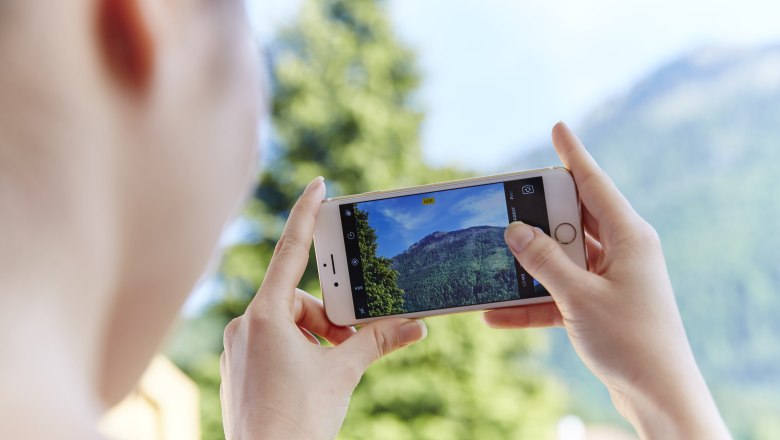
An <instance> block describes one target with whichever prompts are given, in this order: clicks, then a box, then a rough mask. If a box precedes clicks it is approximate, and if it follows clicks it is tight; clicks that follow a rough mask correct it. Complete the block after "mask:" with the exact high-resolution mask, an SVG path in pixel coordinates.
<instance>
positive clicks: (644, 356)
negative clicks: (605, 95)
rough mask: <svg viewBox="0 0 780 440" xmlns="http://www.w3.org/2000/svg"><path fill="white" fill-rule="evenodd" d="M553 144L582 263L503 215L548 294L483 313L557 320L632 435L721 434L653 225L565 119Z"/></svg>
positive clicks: (505, 324) (509, 322)
mask: <svg viewBox="0 0 780 440" xmlns="http://www.w3.org/2000/svg"><path fill="white" fill-rule="evenodd" d="M552 138H553V144H554V146H555V149H556V151H557V152H558V155H559V156H560V158H561V160H562V162H563V163H564V165H565V166H566V167H567V168H569V169H570V170H571V172H572V174H573V176H574V180H575V181H576V183H577V188H578V191H579V196H580V199H581V201H582V208H583V222H584V226H585V232H586V234H587V236H586V246H587V250H588V266H589V268H588V270H585V269H582V268H580V267H578V266H577V265H576V264H574V263H573V262H572V261H571V260H570V259H569V258H567V257H566V255H565V253H564V252H563V251H562V249H561V248H560V246H558V244H557V243H556V242H555V241H554V240H552V239H551V238H550V237H549V236H547V235H545V234H544V233H541V232H539V231H538V230H537V229H535V228H533V227H530V226H528V225H525V224H522V223H513V224H512V225H510V226H509V227H508V228H507V230H506V234H505V238H506V242H507V244H508V245H509V248H510V250H511V251H512V253H513V254H514V255H515V257H516V258H517V260H518V262H519V263H520V264H521V265H522V266H523V268H525V269H526V270H527V271H528V272H529V273H530V274H531V275H532V276H533V277H534V278H536V279H537V280H539V282H540V283H542V284H543V285H544V286H545V287H546V288H547V290H548V291H549V292H550V294H551V295H552V297H553V299H554V300H555V302H554V303H544V304H537V305H531V306H526V307H515V308H506V309H496V310H492V311H488V312H486V313H485V314H484V319H485V321H486V322H487V323H488V325H490V326H493V327H496V328H527V327H546V326H563V327H564V328H565V329H566V331H567V333H568V335H569V339H570V340H571V343H572V345H573V346H574V349H575V350H576V351H577V354H578V355H579V356H580V358H582V360H583V362H584V363H585V365H586V366H587V367H588V368H589V369H590V370H591V371H592V372H593V374H595V375H596V377H598V378H599V379H600V380H601V381H602V382H603V383H604V385H606V387H607V389H608V390H609V393H610V395H611V397H612V401H613V402H614V404H615V406H616V408H617V409H618V411H619V412H620V413H621V414H622V415H623V416H624V417H625V418H626V419H627V420H628V421H629V422H631V423H632V424H633V426H634V427H635V428H636V430H637V432H638V433H639V434H640V436H641V437H642V438H659V439H689V438H707V439H727V438H730V434H729V432H728V430H727V429H726V427H725V425H724V423H723V421H722V419H721V417H720V415H719V413H718V409H717V407H716V406H715V403H714V401H713V399H712V396H711V395H710V392H709V390H708V388H707V385H706V384H705V382H704V379H703V378H702V376H701V373H700V372H699V368H698V366H697V365H696V361H695V359H694V357H693V353H692V351H691V348H690V345H689V343H688V339H687V336H686V334H685V329H684V327H683V324H682V319H681V318H680V314H679V311H678V309H677V304H676V301H675V298H674V291H673V289H672V285H671V282H670V280H669V275H668V273H667V270H666V264H665V262H664V257H663V251H662V248H661V243H660V240H659V238H658V234H657V233H656V232H655V230H654V229H653V228H652V226H650V224H648V223H647V222H646V221H644V220H643V219H642V218H641V217H640V216H639V215H638V214H637V213H636V212H635V211H634V210H633V208H632V207H631V205H630V204H629V202H628V201H627V200H626V199H625V197H623V195H622V194H620V192H619V191H618V189H617V188H616V187H615V185H614V184H613V183H612V181H611V180H610V179H609V177H608V176H607V175H606V174H605V173H604V171H602V170H601V169H600V168H599V167H598V165H597V164H596V162H595V161H594V160H593V158H592V157H591V156H590V154H588V152H587V151H586V150H585V148H584V147H583V145H582V144H581V143H580V141H579V140H578V139H577V138H576V137H575V136H574V134H573V133H572V132H571V131H570V130H569V129H568V127H566V125H565V124H563V123H559V124H557V125H556V126H555V127H554V129H553V133H552Z"/></svg>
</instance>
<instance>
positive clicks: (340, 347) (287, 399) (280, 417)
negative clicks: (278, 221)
mask: <svg viewBox="0 0 780 440" xmlns="http://www.w3.org/2000/svg"><path fill="white" fill-rule="evenodd" d="M324 197H325V185H324V183H323V181H322V179H321V178H317V179H314V180H313V181H312V182H311V183H310V184H309V186H308V187H307V188H306V191H305V192H304V193H303V195H302V196H301V197H300V199H299V200H298V202H297V203H296V204H295V206H294V207H293V209H292V211H291V212H290V217H289V219H288V221H287V226H286V228H285V230H284V233H283V234H282V237H281V239H280V241H279V243H278V244H277V246H276V249H275V250H274V255H273V257H272V259H271V263H270V266H269V267H268V272H267V275H266V277H265V279H264V280H263V284H262V286H261V287H260V290H259V291H258V292H257V295H256V296H255V298H254V299H253V300H252V303H251V304H250V305H249V307H248V308H247V311H246V313H245V314H244V315H242V316H240V317H238V318H236V319H234V320H233V321H231V322H230V324H229V325H228V326H227V328H226V329H225V351H224V352H223V354H222V358H221V374H222V387H221V396H222V399H221V400H222V418H223V423H224V426H225V433H226V436H227V438H231V439H233V438H235V439H252V438H268V439H272V438H274V439H275V438H279V439H298V438H300V439H330V438H335V437H336V434H337V433H338V431H339V429H340V427H341V424H342V422H343V421H344V417H345V416H346V414H347V408H348V406H349V400H350V397H351V395H352V392H353V391H354V390H355V387H356V386H357V384H358V382H359V381H360V377H361V376H362V375H363V372H364V371H365V370H366V368H368V366H369V365H370V364H371V363H372V362H374V361H376V360H377V359H379V358H380V357H382V356H384V355H386V354H388V353H390V352H392V351H394V350H396V349H398V348H400V347H403V346H406V345H409V344H411V343H413V342H416V341H419V340H420V339H422V338H424V337H425V334H426V329H425V325H424V324H423V322H422V321H414V320H409V319H401V318H390V319H383V320H380V321H376V322H373V323H371V324H368V325H366V326H363V327H361V328H360V330H358V331H357V332H356V331H355V330H354V329H353V328H352V327H339V326H336V325H334V324H331V323H330V321H328V319H327V317H326V316H325V310H324V309H323V306H322V302H321V301H320V300H319V299H316V298H314V297H313V296H311V295H309V294H308V293H306V292H303V291H301V290H299V289H297V288H296V286H297V285H298V283H299V282H300V279H301V276H302V275H303V271H304V269H305V268H306V265H307V264H308V261H309V249H310V247H311V241H312V236H313V235H314V223H315V221H316V217H317V213H318V212H319V209H320V206H321V202H322V199H323V198H324ZM312 334H316V335H318V336H321V337H323V338H325V339H327V340H328V341H329V342H330V343H332V344H334V345H335V347H323V346H320V344H319V342H318V340H317V339H316V338H315V337H314V336H313V335H312Z"/></svg>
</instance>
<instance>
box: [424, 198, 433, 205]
mask: <svg viewBox="0 0 780 440" xmlns="http://www.w3.org/2000/svg"><path fill="white" fill-rule="evenodd" d="M434 201H435V199H434V198H433V197H426V198H424V199H423V205H433V202H434Z"/></svg>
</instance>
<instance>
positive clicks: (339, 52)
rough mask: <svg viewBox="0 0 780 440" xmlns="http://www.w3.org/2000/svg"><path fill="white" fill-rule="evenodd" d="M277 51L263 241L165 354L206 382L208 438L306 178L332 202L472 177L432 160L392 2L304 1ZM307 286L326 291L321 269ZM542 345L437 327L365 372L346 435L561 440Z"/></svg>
mask: <svg viewBox="0 0 780 440" xmlns="http://www.w3.org/2000/svg"><path fill="white" fill-rule="evenodd" d="M268 54H269V57H270V61H271V66H272V79H273V90H272V106H271V111H272V118H273V130H274V133H273V135H274V136H273V137H274V139H276V141H277V142H276V144H275V145H274V146H273V148H272V151H271V152H270V153H269V154H270V157H269V158H268V159H267V160H266V163H267V165H266V167H265V170H264V171H263V172H262V175H261V176H260V181H259V185H258V187H257V190H256V192H255V197H254V198H253V199H252V200H251V201H250V203H249V205H248V206H247V209H246V215H245V216H246V218H247V219H248V220H250V221H251V222H253V224H254V225H255V226H256V228H257V229H258V231H259V232H260V234H259V235H260V239H259V240H256V241H254V242H251V243H243V244H239V245H237V246H234V247H232V248H230V249H229V250H228V252H227V254H226V256H225V258H224V260H223V262H222V265H221V270H220V279H221V281H222V283H223V286H224V287H225V291H226V293H225V295H224V297H223V298H221V299H220V301H219V302H218V303H217V304H214V305H213V306H211V307H210V308H209V309H208V310H206V311H205V312H204V313H203V314H202V315H201V316H199V317H196V318H192V319H188V320H185V321H183V322H182V323H181V324H180V326H179V328H178V329H177V331H176V332H175V336H174V338H173V340H172V342H171V346H170V349H169V355H170V356H171V358H172V359H173V360H174V361H175V362H177V364H178V365H179V366H180V367H181V368H182V369H183V370H184V371H185V372H187V373H188V374H189V375H190V376H191V377H192V378H194V379H195V380H196V381H197V382H198V385H199V387H200V390H201V398H202V422H203V438H205V439H217V438H222V431H221V421H220V411H219V362H218V354H219V353H220V352H221V350H222V346H221V328H222V327H223V326H224V325H225V324H226V323H227V322H228V321H229V319H231V318H232V317H234V316H237V315H239V314H241V313H243V311H244V309H245V307H246V305H247V304H248V302H249V301H250V300H251V298H252V296H253V295H254V292H255V291H256V289H257V287H258V285H259V284H260V282H261V281H262V279H263V276H264V271H265V268H266V267H267V265H268V262H269V259H270V257H271V254H272V251H273V246H274V244H275V242H276V241H277V239H278V238H279V235H280V233H281V230H282V228H283V226H284V222H285V219H286V217H287V215H288V213H289V209H290V207H291V206H292V204H293V203H294V201H295V199H296V198H297V196H298V194H299V193H300V192H301V190H302V189H303V187H304V186H305V185H306V183H307V182H308V181H309V180H311V179H312V178H313V177H315V176H317V175H322V176H324V177H325V179H326V183H327V184H328V190H329V194H330V195H338V194H348V193H359V192H365V191H370V190H376V189H388V188H392V187H403V186H409V185H415V184H423V183H431V182H435V181H442V180H449V179H453V178H457V177H465V175H466V174H465V173H463V172H461V171H458V170H454V169H446V168H444V169H443V168H431V167H429V166H427V165H426V164H425V162H424V161H423V157H422V153H421V149H420V145H419V127H420V123H421V121H422V112H421V110H420V109H419V108H418V107H417V106H416V105H415V103H414V101H413V91H414V90H415V88H416V87H417V85H418V83H419V81H420V77H419V73H418V71H417V69H416V66H415V59H414V56H413V54H412V52H411V51H410V50H409V49H407V48H405V47H404V46H403V45H402V44H400V43H399V42H398V41H397V39H396V37H395V35H394V34H393V30H392V28H391V26H390V23H389V21H388V19H387V16H386V11H385V10H384V7H383V4H382V2H380V1H378V0H308V1H306V2H305V3H304V5H303V9H302V11H301V13H300V15H299V17H298V20H297V22H296V23H295V24H294V25H293V26H292V27H291V28H289V29H287V30H285V31H284V32H282V34H281V35H279V37H278V39H277V41H276V42H275V44H273V45H272V47H270V48H269V51H268ZM312 261H313V260H312ZM310 263H311V262H310ZM300 287H301V288H303V289H305V290H307V291H309V292H311V293H312V294H315V295H319V284H318V281H317V275H316V268H315V267H314V264H309V269H308V270H307V272H306V273H305V274H304V277H303V280H302V281H301V284H300ZM215 329H220V330H215ZM545 346H546V342H545V334H544V333H542V332H506V331H494V330H490V329H488V328H487V327H486V326H485V325H484V324H482V323H481V322H480V319H479V316H478V315H470V316H451V317H441V318H436V319H431V320H430V323H429V337H428V338H427V339H426V340H425V341H424V342H422V343H420V344H417V345H415V346H413V347H410V348H409V349H404V350H400V351H399V352H397V353H393V354H392V355H390V356H389V357H388V358H386V359H383V360H381V361H380V362H379V363H378V364H376V365H374V366H372V367H371V368H370V369H369V370H368V372H367V374H366V375H365V377H364V378H363V381H362V382H361V384H360V385H359V386H358V388H357V390H356V392H355V394H354V396H353V399H352V404H351V406H350V410H349V413H348V416H347V420H346V422H345V424H344V426H343V432H342V434H341V438H344V439H366V438H371V439H385V438H386V439H393V440H403V439H449V440H457V439H474V438H533V439H544V438H552V437H553V435H554V423H555V421H556V420H557V419H558V417H559V416H560V414H561V412H562V409H563V405H564V402H563V397H562V396H563V393H561V392H560V391H561V390H560V389H559V387H558V386H557V385H556V384H555V383H554V382H553V381H552V379H551V378H550V376H549V375H547V374H546V373H545V372H544V370H543V369H542V368H541V367H540V366H539V365H537V364H535V363H534V359H536V358H538V355H540V354H541V353H542V352H543V350H544V347H545Z"/></svg>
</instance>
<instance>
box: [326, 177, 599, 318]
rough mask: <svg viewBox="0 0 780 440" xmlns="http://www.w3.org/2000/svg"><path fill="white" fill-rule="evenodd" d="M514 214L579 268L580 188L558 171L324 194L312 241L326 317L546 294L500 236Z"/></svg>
mask: <svg viewBox="0 0 780 440" xmlns="http://www.w3.org/2000/svg"><path fill="white" fill-rule="evenodd" d="M517 220H520V221H522V222H524V223H526V224H529V225H532V226H535V227H537V228H539V229H541V230H542V231H544V233H545V234H547V235H550V236H551V237H553V238H555V239H556V240H557V241H558V243H559V244H560V246H561V247H562V248H563V250H564V251H565V253H566V254H567V255H568V256H569V258H571V259H572V260H573V261H574V262H575V263H577V264H578V265H580V266H582V267H586V258H585V245H584V235H583V230H582V222H581V216H580V205H579V201H578V198H577V188H576V186H575V184H574V179H573V178H572V176H571V173H570V172H569V171H568V170H567V169H565V168H561V167H551V168H545V169H539V170H532V171H524V172H516V173H509V174H502V175H496V176H489V177H481V178H475V179H467V180H460V181H453V182H445V183H438V184H433V185H425V186H419V187H414V188H406V189H397V190H392V191H378V192H370V193H365V194H358V195H353V196H345V197H334V198H329V199H326V200H324V201H323V203H322V208H321V210H320V213H319V216H318V218H317V224H316V226H315V232H314V247H315V254H316V259H317V269H318V271H319V277H320V284H321V287H322V296H323V301H324V303H325V312H326V314H327V316H328V319H330V321H331V322H333V323H334V324H337V325H355V324H365V323H368V322H370V321H373V320H376V319H380V318H382V317H387V316H404V317H409V318H418V317H424V316H431V315H440V314H445V313H456V312H464V311H471V310H483V309H493V308H499V307H510V306H517V305H523V304H533V303H539V302H547V301H552V299H551V298H550V296H549V294H548V293H547V291H546V290H545V288H544V286H542V285H541V284H539V282H537V281H536V280H535V279H533V277H531V276H530V275H529V274H528V272H526V271H525V270H524V269H523V268H522V267H521V266H520V265H519V264H518V263H517V261H516V260H515V258H514V256H513V255H512V253H511V252H510V251H509V248H508V247H507V245H506V242H505V241H504V230H505V229H506V227H507V225H509V223H511V222H513V221H517Z"/></svg>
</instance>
